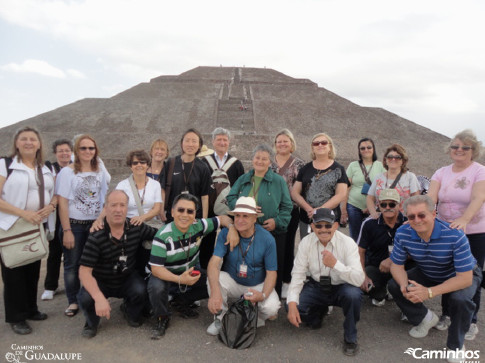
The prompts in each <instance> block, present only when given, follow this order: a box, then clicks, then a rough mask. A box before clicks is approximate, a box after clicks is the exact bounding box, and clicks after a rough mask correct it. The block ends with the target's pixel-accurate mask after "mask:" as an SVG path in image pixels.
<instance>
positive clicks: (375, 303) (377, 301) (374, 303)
mask: <svg viewBox="0 0 485 363" xmlns="http://www.w3.org/2000/svg"><path fill="white" fill-rule="evenodd" d="M385 304H386V299H382V300H376V299H372V305H374V306H384V305H385Z"/></svg>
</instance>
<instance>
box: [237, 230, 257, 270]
mask: <svg viewBox="0 0 485 363" xmlns="http://www.w3.org/2000/svg"><path fill="white" fill-rule="evenodd" d="M255 235H256V231H254V234H253V237H251V241H249V244H248V247H247V248H246V251H245V252H244V253H243V250H242V247H241V243H239V244H238V247H239V251H241V257H242V263H243V264H244V263H245V260H246V256H247V254H248V251H249V248H250V247H251V245H252V244H253V242H254V236H255Z"/></svg>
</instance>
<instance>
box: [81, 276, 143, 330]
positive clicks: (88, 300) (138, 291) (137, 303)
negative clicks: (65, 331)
mask: <svg viewBox="0 0 485 363" xmlns="http://www.w3.org/2000/svg"><path fill="white" fill-rule="evenodd" d="M97 283H98V287H99V289H100V290H101V292H102V293H103V295H104V297H105V298H108V297H118V298H122V299H123V300H124V303H125V306H126V313H127V314H128V316H129V317H130V318H131V319H133V320H134V321H138V320H139V319H140V317H141V312H142V310H143V308H144V306H145V303H146V300H147V290H146V284H145V281H144V280H143V278H142V277H141V276H140V275H139V274H138V272H136V271H135V272H132V273H131V274H130V275H129V276H127V277H126V280H125V282H124V283H123V285H122V286H120V287H119V288H112V287H107V286H105V285H103V283H102V282H101V281H99V280H98V281H97ZM77 301H78V304H79V308H80V309H81V311H82V312H83V314H84V317H85V318H86V322H87V323H88V325H89V326H90V327H97V326H98V324H99V320H100V317H99V316H97V315H96V307H95V302H94V300H93V298H92V296H91V295H90V294H89V292H87V291H86V289H85V288H84V287H81V289H80V290H79V293H78V294H77Z"/></svg>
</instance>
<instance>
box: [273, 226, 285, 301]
mask: <svg viewBox="0 0 485 363" xmlns="http://www.w3.org/2000/svg"><path fill="white" fill-rule="evenodd" d="M273 237H274V239H275V242H276V259H277V261H278V275H277V277H276V286H275V290H276V292H277V293H278V296H279V297H280V299H281V287H282V286H283V276H284V273H285V268H286V266H285V253H286V248H287V247H286V242H287V241H286V233H282V234H274V235H273Z"/></svg>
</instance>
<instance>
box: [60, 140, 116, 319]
mask: <svg viewBox="0 0 485 363" xmlns="http://www.w3.org/2000/svg"><path fill="white" fill-rule="evenodd" d="M98 155H99V149H98V147H97V145H96V141H95V140H94V138H93V137H92V136H90V135H81V136H79V137H78V138H77V139H76V143H75V145H74V163H73V164H70V165H68V166H66V167H65V168H63V169H62V170H61V171H60V173H59V174H58V176H57V179H56V194H57V195H58V196H59V219H60V221H61V226H62V233H61V237H60V240H61V241H62V244H63V252H64V284H65V287H66V295H67V300H68V303H69V306H68V307H67V309H66V310H65V312H64V314H65V315H66V316H68V317H73V316H74V315H76V314H77V313H78V311H79V306H78V304H77V297H76V295H77V293H78V291H79V287H80V283H79V277H78V271H79V259H80V258H81V254H82V251H83V248H84V244H85V243H86V240H87V239H88V235H89V229H90V228H91V225H92V223H93V222H94V221H95V220H96V218H98V216H99V215H100V213H101V210H102V209H103V204H104V198H105V196H106V192H107V190H108V184H109V180H110V178H111V177H110V175H109V173H108V172H107V171H106V169H104V168H101V167H100V163H99V159H98Z"/></svg>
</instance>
